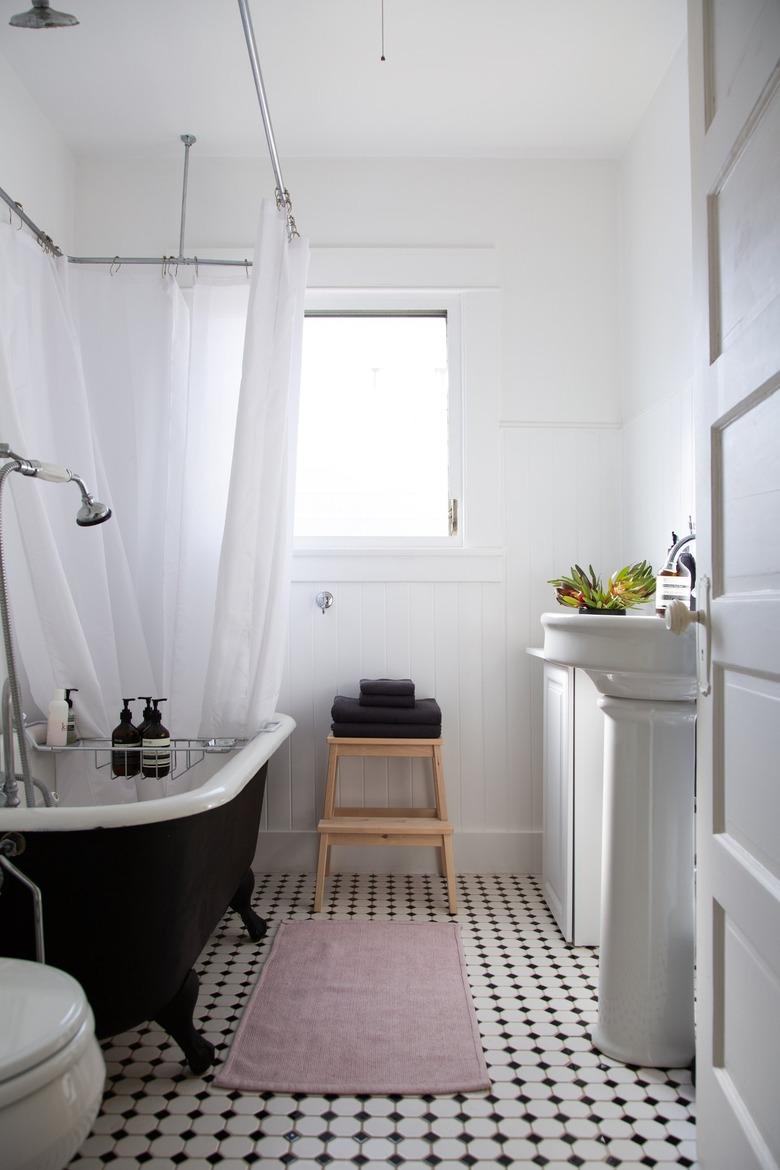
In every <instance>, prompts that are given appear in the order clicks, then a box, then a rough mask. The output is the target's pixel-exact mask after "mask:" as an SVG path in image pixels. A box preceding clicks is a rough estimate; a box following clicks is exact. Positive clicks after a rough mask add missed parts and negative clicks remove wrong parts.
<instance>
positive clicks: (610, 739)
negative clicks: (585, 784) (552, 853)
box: [593, 695, 696, 1068]
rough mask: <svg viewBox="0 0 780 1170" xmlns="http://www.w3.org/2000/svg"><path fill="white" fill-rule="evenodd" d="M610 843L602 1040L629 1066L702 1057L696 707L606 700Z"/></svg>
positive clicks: (601, 1045)
mask: <svg viewBox="0 0 780 1170" xmlns="http://www.w3.org/2000/svg"><path fill="white" fill-rule="evenodd" d="M599 704H600V706H601V708H602V710H603V712H604V715H605V730H604V846H603V869H602V910H601V951H600V961H599V970H600V974H599V1016H598V1023H597V1025H596V1027H595V1028H594V1031H593V1043H594V1044H595V1045H596V1047H597V1048H598V1049H600V1051H601V1052H603V1053H604V1054H605V1055H607V1056H611V1057H614V1058H615V1059H616V1060H620V1061H622V1062H624V1063H626V1064H634V1065H644V1066H649V1067H659V1068H675V1067H683V1066H685V1065H688V1064H689V1063H690V1062H691V1060H692V1058H693V1054H694V1032H693V962H694V934H693V930H694V919H693V914H694V909H693V908H694V892H693V879H694V870H693V867H694V751H695V732H694V721H695V717H696V704H695V703H693V702H659V701H656V700H647V699H618V698H612V697H609V696H606V695H602V697H601V699H600V700H599Z"/></svg>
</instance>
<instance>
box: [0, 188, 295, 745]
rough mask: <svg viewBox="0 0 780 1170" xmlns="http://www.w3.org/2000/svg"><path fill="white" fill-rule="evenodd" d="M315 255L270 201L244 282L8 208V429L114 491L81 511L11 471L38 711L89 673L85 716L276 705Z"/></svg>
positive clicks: (246, 710) (245, 720) (218, 721)
mask: <svg viewBox="0 0 780 1170" xmlns="http://www.w3.org/2000/svg"><path fill="white" fill-rule="evenodd" d="M307 259H308V249H307V245H306V243H305V242H304V241H301V240H295V241H293V242H292V243H289V242H288V241H287V237H286V225H285V220H284V216H283V215H282V214H280V213H279V212H278V211H277V210H276V208H275V207H274V206H273V205H272V204H270V203H264V204H263V206H262V210H261V216H260V228H259V232H258V241H257V248H256V251H255V264H254V267H253V270H252V279H251V285H250V283H249V282H248V281H247V279H246V276H245V274H244V271H243V269H240V270H227V269H226V270H219V269H201V273H200V279H199V280H198V281H197V282H196V283H195V285H194V287H192V288H189V289H182V288H180V287H179V286H178V284H177V282H176V281H175V280H174V279H173V277H171V276H163V275H162V274H161V272H160V271H159V270H156V269H148V268H140V267H139V268H130V267H129V266H128V267H125V268H123V269H120V271H119V272H117V273H115V274H114V275H111V274H110V273H109V272H108V271H107V269H105V268H92V267H86V266H85V267H76V266H68V265H67V263H66V262H65V261H62V260H59V261H55V260H52V259H51V258H48V257H45V256H43V254H42V253H41V252H40V250H39V249H38V247H37V246H36V245H35V243H34V242H33V241H32V240H30V238H29V237H27V236H26V234H25V233H17V232H16V231H15V230H14V229H12V228H10V226H6V225H2V227H0V315H1V317H2V320H0V438H1V439H4V440H5V441H8V442H10V443H11V445H12V446H13V447H14V449H15V450H18V451H19V452H20V453H21V454H23V455H28V456H30V457H33V458H40V459H43V460H46V461H50V462H59V463H65V464H67V465H68V466H70V467H72V468H73V469H74V470H75V471H77V472H78V473H79V474H80V475H82V476H83V478H84V479H85V480H86V481H87V484H88V485H89V487H90V488H91V490H92V491H93V492H94V493H95V494H96V495H97V496H98V498H100V499H103V500H105V501H106V502H107V503H110V505H111V506H112V508H113V510H114V516H113V518H112V519H111V520H110V521H109V522H108V523H106V524H104V525H101V526H100V527H98V528H92V529H78V528H77V527H76V525H75V522H74V521H75V509H76V507H77V505H78V503H79V497H78V492H77V490H76V488H75V487H69V486H65V487H62V486H55V485H51V484H46V483H36V482H35V481H27V482H25V483H21V482H17V481H18V480H19V479H20V477H16V476H14V477H12V479H11V481H10V482H11V483H12V484H13V489H12V495H13V500H14V507H13V509H12V508H10V507H8V504H6V513H5V515H6V517H7V518H8V519H9V520H10V524H9V525H8V527H9V531H8V542H9V563H10V571H11V588H12V598H11V601H12V607H13V612H14V616H15V624H16V629H17V634H18V645H19V652H20V653H19V656H20V658H21V659H22V662H23V665H24V669H25V673H26V675H27V678H28V680H29V688H30V692H31V695H32V698H33V700H34V701H35V703H36V704H37V705H38V707H39V708H40V709H41V710H42V711H45V710H46V706H47V704H48V701H49V699H50V697H51V693H52V689H53V688H54V687H56V686H76V687H78V688H79V693H78V695H77V696H76V700H77V702H76V710H77V711H78V714H79V717H80V720H81V730H82V733H84V734H99V735H105V734H107V733H108V732H109V731H110V729H111V727H112V726H113V725H114V724H115V723H116V722H117V718H118V711H119V706H120V700H121V699H122V698H123V697H125V696H137V695H138V694H139V693H143V694H144V695H146V694H152V695H154V696H165V697H167V699H168V707H167V710H166V714H165V717H164V721H165V722H166V724H167V725H168V726H170V728H171V731H172V733H173V734H174V735H180V736H192V735H196V734H204V735H214V734H224V735H227V734H231V735H237V734H251V733H252V732H253V731H254V730H256V729H257V727H258V726H259V725H260V724H261V723H262V722H263V721H264V720H265V719H267V718H268V717H269V716H270V715H271V714H272V713H273V710H274V708H275V703H276V700H277V697H278V691H279V685H280V682H281V666H282V658H283V655H282V651H281V644H282V642H283V640H284V638H285V637H286V609H287V597H288V592H289V590H288V585H289V549H290V534H291V526H292V479H291V477H292V475H293V467H294V450H295V428H296V419H297V401H298V381H299V361H300V334H301V328H302V321H303V294H304V288H305V280H306V265H307ZM247 300H248V301H249V309H248V312H247ZM242 356H243V375H242V372H241V364H242ZM228 497H229V499H230V507H229V508H228ZM137 710H138V708H137Z"/></svg>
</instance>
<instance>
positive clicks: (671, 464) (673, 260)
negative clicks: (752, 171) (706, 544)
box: [620, 45, 695, 567]
mask: <svg viewBox="0 0 780 1170" xmlns="http://www.w3.org/2000/svg"><path fill="white" fill-rule="evenodd" d="M620 208H621V226H622V272H621V279H622V296H621V304H622V326H621V334H622V341H623V344H622V411H623V428H624V429H623V503H624V511H623V533H624V544H623V553H624V559H625V560H627V561H628V560H636V559H639V558H641V557H646V558H647V559H648V560H651V561H652V563H653V565H654V566H656V567H657V566H658V564H659V562H660V561H661V559H662V557H663V554H664V552H665V550H666V548H667V547H668V544H669V539H670V535H671V531H672V529H673V528H674V529H676V531H677V532H678V534H680V535H682V533H683V532H687V530H688V529H687V519H688V515H689V513H690V514H691V515H693V516H694V520H695V510H694V499H693V492H694V475H693V419H692V410H693V407H692V397H691V377H692V356H691V344H692V341H691V337H692V301H691V297H692V291H691V192H690V146H689V134H688V72H687V56H686V47H685V45H683V46H682V47H681V48H680V50H679V51H678V53H677V55H676V57H675V59H674V61H673V62H672V65H671V66H670V68H669V71H668V73H667V74H666V76H665V77H664V79H663V81H662V82H661V85H660V86H659V88H658V90H657V92H656V94H655V97H654V98H653V101H652V102H651V104H650V106H649V108H648V110H647V112H646V114H645V116H644V118H643V120H642V122H641V124H640V125H639V127H638V128H637V131H636V134H635V135H634V137H633V139H632V141H631V143H630V146H629V148H628V150H627V152H626V155H625V158H624V160H623V163H622V167H621V173H620Z"/></svg>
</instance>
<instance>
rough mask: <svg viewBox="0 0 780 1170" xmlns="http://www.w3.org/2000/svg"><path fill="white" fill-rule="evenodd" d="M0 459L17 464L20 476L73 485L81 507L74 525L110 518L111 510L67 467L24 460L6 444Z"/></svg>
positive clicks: (3, 446) (86, 526) (35, 460)
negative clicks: (77, 493) (78, 492)
mask: <svg viewBox="0 0 780 1170" xmlns="http://www.w3.org/2000/svg"><path fill="white" fill-rule="evenodd" d="M0 459H13V460H14V461H15V463H16V464H17V466H16V468H15V470H16V471H19V472H21V474H22V475H29V476H34V477H35V478H36V479H44V480H46V482H47V483H71V482H72V483H75V484H76V485H77V486H78V489H79V491H80V492H81V507H80V508H79V510H78V512H77V513H76V523H77V524H78V525H79V526H80V527H81V528H89V527H91V525H93V524H102V523H103V521H104V520H108V518H109V517H110V515H111V509H110V508H109V507H108V505H107V504H101V503H100V501H99V500H96V499H95V497H94V496H93V495H92V494H91V493H90V491H89V489H88V488H87V485H86V484H85V483H84V480H83V479H82V478H81V476H80V475H77V474H76V472H75V471H71V470H70V468H69V467H61V466H60V465H59V464H58V463H41V462H40V460H39V459H25V458H24V457H23V456H22V455H17V454H16V453H15V452H14V451H12V450H11V448H10V446H9V444H8V443H0Z"/></svg>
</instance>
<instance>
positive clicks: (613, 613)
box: [577, 605, 626, 617]
mask: <svg viewBox="0 0 780 1170" xmlns="http://www.w3.org/2000/svg"><path fill="white" fill-rule="evenodd" d="M625 612H626V611H625V610H624V609H591V607H590V606H589V605H581V606H580V607H579V609H578V610H577V613H595V614H600V615H601V616H602V617H619V616H621V615H622V614H624V613H625Z"/></svg>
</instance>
